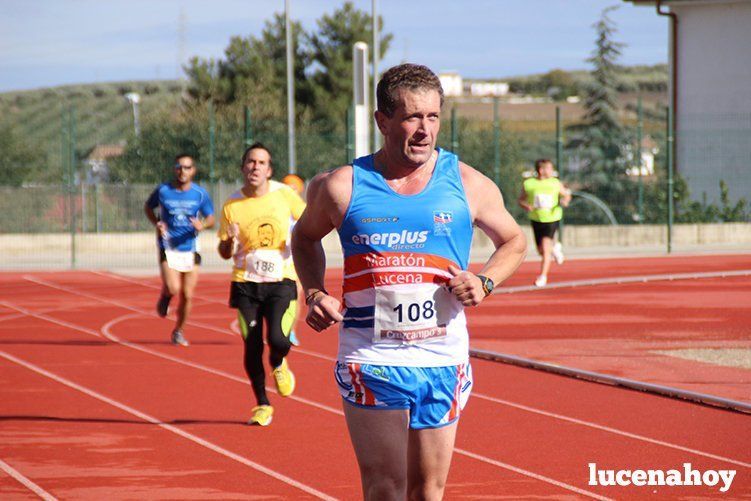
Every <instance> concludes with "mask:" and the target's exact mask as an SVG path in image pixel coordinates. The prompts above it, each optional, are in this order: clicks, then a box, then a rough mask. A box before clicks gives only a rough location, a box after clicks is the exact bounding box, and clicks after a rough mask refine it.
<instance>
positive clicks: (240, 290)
mask: <svg viewBox="0 0 751 501" xmlns="http://www.w3.org/2000/svg"><path fill="white" fill-rule="evenodd" d="M272 296H281V297H283V298H285V299H286V298H289V301H293V300H295V299H297V285H296V284H295V282H294V280H290V279H289V278H285V279H284V280H282V281H281V282H262V283H259V282H232V284H231V285H230V289H229V305H230V307H231V308H238V307H239V298H241V297H247V298H248V299H250V301H251V302H254V303H263V302H265V301H266V300H267V299H268V298H269V297H272ZM287 304H289V302H288V303H287ZM285 309H286V307H285Z"/></svg>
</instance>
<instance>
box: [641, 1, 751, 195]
mask: <svg viewBox="0 0 751 501" xmlns="http://www.w3.org/2000/svg"><path fill="white" fill-rule="evenodd" d="M627 1H630V2H631V3H633V4H634V5H639V6H649V7H651V8H652V9H655V10H657V9H660V10H661V11H662V12H664V13H669V14H671V15H672V18H674V19H675V21H672V20H671V17H665V19H666V22H669V23H671V30H670V33H671V34H670V35H669V40H668V43H669V44H670V46H671V51H670V53H671V55H670V66H671V85H670V87H671V91H673V90H674V91H675V103H674V106H675V127H676V136H675V140H676V159H675V167H676V171H677V172H679V173H680V174H681V175H682V176H683V177H684V178H685V179H686V180H687V181H688V185H689V189H690V190H691V195H692V197H693V198H695V199H700V198H701V197H702V193H706V195H707V199H708V200H709V201H713V202H716V201H717V200H718V199H719V193H720V190H719V181H720V180H721V179H724V180H725V182H726V183H727V184H728V186H729V188H730V192H729V193H730V197H731V199H732V200H737V199H739V198H741V197H745V198H746V199H747V200H748V199H749V198H751V196H750V195H751V83H750V82H751V1H749V0H667V1H662V2H658V1H656V0H627ZM656 8H657V9H656ZM655 15H658V14H657V12H655ZM673 33H674V36H673Z"/></svg>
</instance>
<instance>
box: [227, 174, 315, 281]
mask: <svg viewBox="0 0 751 501" xmlns="http://www.w3.org/2000/svg"><path fill="white" fill-rule="evenodd" d="M269 185H270V186H269V192H268V193H266V194H265V195H263V196H261V197H247V196H245V194H244V193H243V192H242V190H238V191H237V192H235V193H234V194H232V195H231V196H230V197H229V198H228V199H227V201H226V202H225V203H224V207H222V214H221V219H220V224H219V239H220V240H222V241H224V240H228V239H229V235H228V234H227V229H228V228H229V225H230V224H232V223H237V224H238V225H239V226H240V236H239V238H238V242H237V243H236V248H235V249H234V254H233V256H232V258H233V260H234V267H233V271H232V281H234V282H279V281H281V280H283V279H285V278H289V279H291V280H297V273H295V267H294V265H293V263H292V258H291V253H290V247H289V233H290V231H289V229H290V222H291V221H297V220H298V219H300V216H301V215H302V212H303V210H304V209H305V202H303V200H302V198H300V196H299V195H298V194H297V193H295V192H294V191H293V190H292V188H290V187H289V186H287V185H285V184H282V183H279V182H277V181H272V180H269Z"/></svg>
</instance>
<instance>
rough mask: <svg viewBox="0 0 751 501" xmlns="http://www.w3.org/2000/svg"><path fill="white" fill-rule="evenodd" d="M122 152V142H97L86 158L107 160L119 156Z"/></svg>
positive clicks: (123, 150)
mask: <svg viewBox="0 0 751 501" xmlns="http://www.w3.org/2000/svg"><path fill="white" fill-rule="evenodd" d="M123 153H125V146H124V145H122V144H97V145H96V146H94V148H92V150H91V152H90V153H89V154H88V156H87V157H86V160H108V159H110V158H114V157H120V156H122V154H123Z"/></svg>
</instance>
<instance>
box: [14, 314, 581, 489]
mask: <svg viewBox="0 0 751 501" xmlns="http://www.w3.org/2000/svg"><path fill="white" fill-rule="evenodd" d="M12 307H14V308H16V309H18V308H20V307H15V306H12ZM27 311H28V310H27ZM29 314H30V315H31V316H37V317H39V318H42V316H41V315H35V314H34V313H31V312H30V313H29ZM136 316H138V315H135V314H127V315H123V316H121V317H119V318H116V319H113V320H111V321H110V322H108V323H107V324H106V325H105V326H104V327H102V334H103V335H104V336H105V337H107V338H108V339H111V340H112V341H114V342H116V343H119V344H121V345H123V346H126V347H128V348H132V349H135V350H138V351H142V352H144V353H148V354H150V355H154V356H156V357H159V358H163V359H165V360H169V361H171V362H175V363H178V364H182V365H185V366H188V367H191V368H194V369H197V370H201V371H204V372H208V373H210V374H214V375H217V376H220V377H224V378H226V379H229V380H231V381H235V382H239V383H242V384H245V385H250V383H249V382H248V381H247V380H246V379H242V378H239V377H237V376H234V375H232V374H229V373H226V372H224V371H220V370H217V369H213V368H210V367H206V366H204V365H201V364H197V363H194V362H190V361H188V360H184V359H181V358H178V357H173V356H170V355H166V354H164V353H160V352H158V351H154V350H151V349H149V348H145V347H142V346H139V345H137V344H135V343H130V342H127V341H122V340H120V339H119V338H118V337H117V336H115V335H114V334H112V332H111V328H112V327H113V326H114V325H116V324H117V323H119V322H121V321H123V320H126V319H129V318H134V317H136ZM45 320H50V321H53V322H54V319H45ZM68 327H69V328H75V329H77V330H80V331H82V332H86V333H91V332H93V331H91V330H90V329H87V328H85V327H83V328H82V327H75V326H72V325H68ZM268 389H269V390H271V391H274V390H273V389H271V388H268ZM287 398H289V399H291V400H295V401H298V402H301V403H304V404H307V405H311V406H313V407H316V408H318V409H321V410H324V411H327V412H330V413H332V414H336V415H338V416H344V412H342V411H341V410H338V409H334V408H333V407H329V406H326V405H323V404H319V403H317V402H314V401H311V400H308V399H305V398H301V397H297V396H295V395H290V396H289V397H287ZM454 450H455V451H456V453H457V454H461V455H464V456H467V457H469V458H472V459H475V460H477V461H481V462H484V463H487V464H490V465H493V466H496V467H500V468H503V469H507V470H509V471H512V472H515V473H519V474H522V475H525V476H528V477H530V478H534V479H537V480H539V481H541V482H546V483H549V484H551V485H555V486H558V487H562V488H563V489H567V490H571V491H573V492H577V493H580V489H579V488H578V487H576V486H573V485H569V484H566V483H563V482H559V481H558V480H554V479H550V478H548V477H545V476H543V475H539V474H537V473H534V472H531V471H529V470H525V469H523V468H518V467H516V466H512V465H507V464H506V463H502V462H500V461H497V460H495V459H492V458H489V457H487V456H482V455H480V454H475V453H471V452H468V451H465V450H463V449H457V448H455V449H454ZM595 496H596V495H595Z"/></svg>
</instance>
